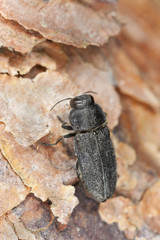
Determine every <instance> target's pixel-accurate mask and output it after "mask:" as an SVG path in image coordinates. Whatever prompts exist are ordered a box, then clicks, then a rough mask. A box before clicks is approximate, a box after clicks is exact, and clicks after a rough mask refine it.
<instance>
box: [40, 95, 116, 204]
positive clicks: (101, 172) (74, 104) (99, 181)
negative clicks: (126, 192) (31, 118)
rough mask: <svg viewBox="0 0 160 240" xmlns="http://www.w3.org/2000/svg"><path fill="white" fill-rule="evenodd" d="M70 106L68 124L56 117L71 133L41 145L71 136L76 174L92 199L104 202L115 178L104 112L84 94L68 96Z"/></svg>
mask: <svg viewBox="0 0 160 240" xmlns="http://www.w3.org/2000/svg"><path fill="white" fill-rule="evenodd" d="M67 99H71V98H67ZM67 99H64V100H67ZM61 101H63V100H61ZM61 101H59V102H61ZM59 102H58V103H59ZM58 103H56V104H55V105H57V104H58ZM55 105H54V106H55ZM54 106H53V107H54ZM70 106H71V108H72V109H71V111H70V114H69V120H70V123H71V126H67V125H66V122H63V121H62V120H61V119H60V118H59V120H60V121H61V123H62V127H63V128H65V129H67V130H74V132H73V133H71V134H67V135H65V136H63V137H61V138H60V139H58V140H57V142H56V143H54V144H46V143H43V145H46V146H50V145H56V144H57V143H58V142H59V141H61V140H62V139H63V138H69V137H73V136H74V146H75V152H76V155H77V157H78V161H77V173H78V176H79V178H80V180H81V182H82V183H83V185H84V187H85V188H86V189H87V191H88V192H89V194H90V195H91V196H92V197H93V198H94V199H95V200H97V201H99V202H103V201H106V200H107V199H108V198H109V197H110V196H111V195H112V194H113V193H114V191H115V187H116V179H117V171H116V169H117V167H116V157H115V153H114V148H113V145H112V141H111V138H110V132H109V129H108V127H107V121H106V114H105V113H104V112H103V110H102V108H101V107H100V106H99V105H98V104H96V103H95V102H94V98H93V97H92V96H91V95H88V94H83V95H80V96H76V97H74V98H72V99H71V100H70ZM53 107H52V108H51V110H52V109H53Z"/></svg>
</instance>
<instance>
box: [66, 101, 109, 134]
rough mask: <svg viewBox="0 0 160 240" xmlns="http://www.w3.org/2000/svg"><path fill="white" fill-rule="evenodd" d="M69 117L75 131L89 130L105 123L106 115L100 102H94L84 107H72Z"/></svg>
mask: <svg viewBox="0 0 160 240" xmlns="http://www.w3.org/2000/svg"><path fill="white" fill-rule="evenodd" d="M69 119H70V123H71V125H72V127H73V129H74V131H88V130H90V129H94V128H95V127H97V126H100V125H101V124H103V123H104V122H105V120H106V117H105V114H104V112H103V111H102V109H101V107H100V106H99V105H98V104H92V105H89V106H86V107H84V108H80V109H76V108H74V109H72V110H71V112H70V116H69Z"/></svg>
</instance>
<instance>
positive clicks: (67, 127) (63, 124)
mask: <svg viewBox="0 0 160 240" xmlns="http://www.w3.org/2000/svg"><path fill="white" fill-rule="evenodd" d="M57 118H58V120H59V121H60V122H61V123H62V126H61V127H62V128H64V129H66V130H73V128H72V126H70V125H66V124H67V122H65V121H63V120H62V119H61V118H60V116H57Z"/></svg>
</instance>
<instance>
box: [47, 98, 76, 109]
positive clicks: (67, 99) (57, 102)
mask: <svg viewBox="0 0 160 240" xmlns="http://www.w3.org/2000/svg"><path fill="white" fill-rule="evenodd" d="M70 99H72V98H64V99H62V100H60V101H58V102H57V103H56V104H54V105H53V107H51V109H50V111H52V109H53V108H54V107H55V106H56V105H57V104H59V103H60V102H63V101H66V100H70Z"/></svg>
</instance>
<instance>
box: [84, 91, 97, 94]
mask: <svg viewBox="0 0 160 240" xmlns="http://www.w3.org/2000/svg"><path fill="white" fill-rule="evenodd" d="M84 93H93V94H97V92H93V91H87V92H84Z"/></svg>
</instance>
